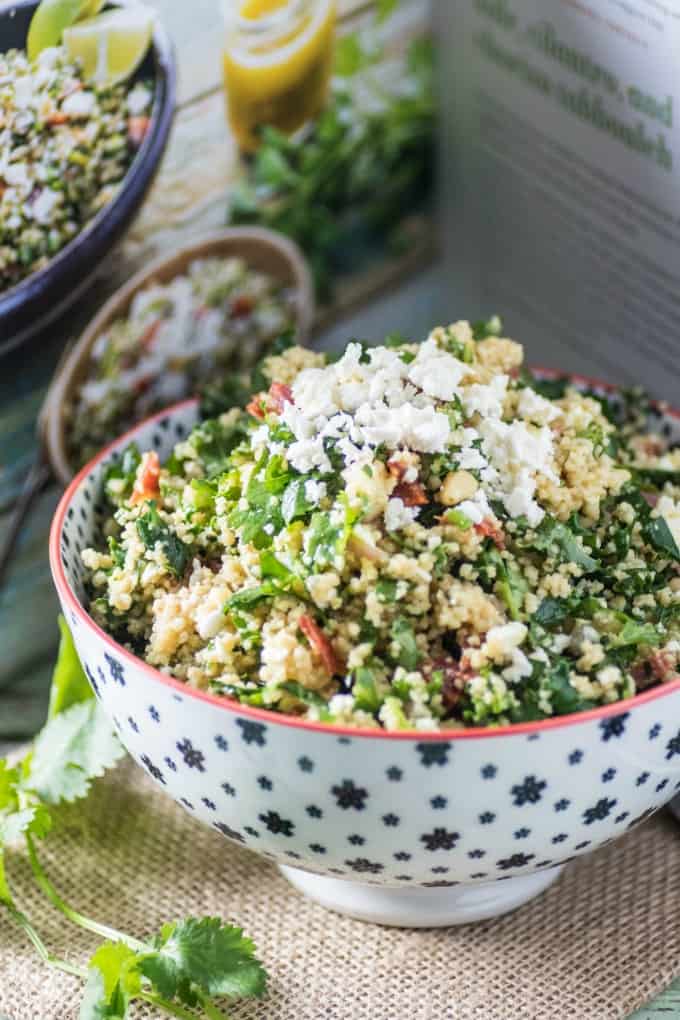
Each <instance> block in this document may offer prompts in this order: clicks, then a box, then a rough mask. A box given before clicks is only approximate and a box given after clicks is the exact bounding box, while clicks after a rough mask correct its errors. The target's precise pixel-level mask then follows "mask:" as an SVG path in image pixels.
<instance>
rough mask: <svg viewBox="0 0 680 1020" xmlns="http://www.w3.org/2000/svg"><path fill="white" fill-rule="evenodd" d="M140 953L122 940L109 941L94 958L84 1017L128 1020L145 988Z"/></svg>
mask: <svg viewBox="0 0 680 1020" xmlns="http://www.w3.org/2000/svg"><path fill="white" fill-rule="evenodd" d="M137 959H138V956H137V953H135V952H134V950H132V949H130V948H129V947H128V946H126V945H125V944H124V943H122V942H105V943H103V945H101V946H100V947H99V949H98V950H97V951H96V953H95V954H94V956H93V957H92V958H91V960H90V969H89V972H88V976H87V984H86V985H85V994H84V996H83V1001H82V1004H81V1007H80V1020H124V1018H125V1017H127V1015H128V1007H129V1004H130V1000H131V999H133V998H134V997H135V996H136V995H138V994H139V992H140V991H141V987H142V983H141V979H140V976H139V973H138V971H137V969H136V968H137Z"/></svg>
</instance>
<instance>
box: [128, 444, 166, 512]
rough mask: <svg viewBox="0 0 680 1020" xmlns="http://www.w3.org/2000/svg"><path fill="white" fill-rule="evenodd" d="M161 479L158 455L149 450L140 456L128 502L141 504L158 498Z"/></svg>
mask: <svg viewBox="0 0 680 1020" xmlns="http://www.w3.org/2000/svg"><path fill="white" fill-rule="evenodd" d="M160 477H161V463H160V461H159V459H158V454H157V453H156V452H155V451H154V450H151V451H150V452H149V453H145V454H144V455H143V456H142V462H141V464H140V465H139V467H138V468H137V477H136V478H135V484H134V487H133V489H132V496H131V497H130V502H131V503H133V504H135V503H143V502H144V501H145V500H147V499H158V498H159V497H160V494H161V492H160V488H159V485H158V483H159V481H160Z"/></svg>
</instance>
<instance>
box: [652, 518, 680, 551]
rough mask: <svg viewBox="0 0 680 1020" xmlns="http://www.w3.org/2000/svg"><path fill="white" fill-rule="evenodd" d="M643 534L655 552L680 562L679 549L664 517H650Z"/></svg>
mask: <svg viewBox="0 0 680 1020" xmlns="http://www.w3.org/2000/svg"><path fill="white" fill-rule="evenodd" d="M644 536H645V538H646V540H647V541H648V542H649V544H650V545H651V546H652V547H653V548H654V549H656V551H657V552H660V553H662V554H663V555H664V556H670V558H671V559H672V560H675V561H676V562H680V550H679V549H678V546H677V543H676V541H675V539H674V538H673V532H672V531H671V529H670V528H669V527H668V523H667V521H666V519H665V518H664V517H650V519H649V521H647V523H646V525H645V528H644Z"/></svg>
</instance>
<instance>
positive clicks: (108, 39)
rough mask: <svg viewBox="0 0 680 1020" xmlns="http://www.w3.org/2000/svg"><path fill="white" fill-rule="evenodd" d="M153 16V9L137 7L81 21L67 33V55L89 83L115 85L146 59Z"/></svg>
mask: <svg viewBox="0 0 680 1020" xmlns="http://www.w3.org/2000/svg"><path fill="white" fill-rule="evenodd" d="M154 16H155V15H154V12H153V11H152V10H151V9H150V8H148V7H144V6H142V5H141V4H138V5H135V6H130V7H117V8H116V9H115V10H111V11H105V12H104V14H99V15H97V17H95V18H88V19H87V20H86V21H79V22H78V23H77V24H76V25H72V26H71V27H70V28H67V29H65V30H64V35H63V42H64V46H65V47H66V52H67V53H68V55H69V57H71V59H72V60H76V59H77V60H80V61H81V65H82V68H83V76H84V78H85V79H86V80H89V81H94V82H96V84H97V85H115V84H116V82H119V81H124V80H125V79H126V78H129V77H130V75H131V74H132V73H133V72H134V71H135V70H136V69H137V67H139V65H140V64H141V62H142V60H143V59H144V54H145V53H146V51H147V50H148V48H149V43H150V42H151V36H152V33H153V23H154Z"/></svg>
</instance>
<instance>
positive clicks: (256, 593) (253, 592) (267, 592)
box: [224, 581, 286, 613]
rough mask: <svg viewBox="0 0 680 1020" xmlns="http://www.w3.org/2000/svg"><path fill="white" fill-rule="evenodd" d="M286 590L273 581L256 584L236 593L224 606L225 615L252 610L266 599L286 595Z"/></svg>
mask: <svg viewBox="0 0 680 1020" xmlns="http://www.w3.org/2000/svg"><path fill="white" fill-rule="evenodd" d="M285 594H286V590H285V588H282V587H281V586H280V585H278V584H274V582H273V581H265V582H264V583H263V584H256V585H254V586H253V587H252V588H243V589H241V591H237V592H235V594H234V595H232V596H231V597H230V598H228V599H227V601H226V602H225V604H224V611H225V613H229V612H231V611H232V610H240V609H245V610H251V609H254V608H255V606H257V605H259V603H260V602H262V601H263V600H264V599H271V598H274V597H275V596H276V595H285Z"/></svg>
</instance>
